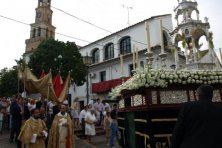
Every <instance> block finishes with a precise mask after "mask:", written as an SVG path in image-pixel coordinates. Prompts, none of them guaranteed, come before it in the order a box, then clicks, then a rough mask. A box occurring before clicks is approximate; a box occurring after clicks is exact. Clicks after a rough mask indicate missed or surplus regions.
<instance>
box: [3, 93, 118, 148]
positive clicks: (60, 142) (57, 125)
mask: <svg viewBox="0 0 222 148" xmlns="http://www.w3.org/2000/svg"><path fill="white" fill-rule="evenodd" d="M96 126H103V127H104V131H105V132H106V144H107V145H108V146H109V145H110V146H111V147H113V146H114V140H115V138H117V105H116V104H114V105H113V109H112V110H111V107H110V105H109V103H107V102H106V100H103V101H102V102H101V101H100V99H97V100H95V101H93V100H91V101H90V102H89V104H88V105H86V106H84V108H83V109H82V110H81V109H80V105H79V101H78V98H76V99H75V100H74V101H73V103H72V104H71V106H69V104H68V101H67V100H65V101H64V102H63V103H57V102H55V101H46V100H45V98H44V97H40V99H24V98H22V97H21V96H19V95H18V96H12V97H11V98H7V99H6V98H4V97H3V98H0V134H1V133H2V129H3V128H4V129H7V130H9V131H10V137H9V142H10V143H12V142H14V141H15V142H16V144H17V148H21V147H28V148H38V147H41V148H44V147H48V148H54V147H56V146H57V147H58V148H63V147H67V145H69V146H68V147H70V148H73V147H75V138H74V129H82V132H83V133H82V134H83V137H84V138H86V140H87V141H88V142H91V143H92V136H94V135H96Z"/></svg>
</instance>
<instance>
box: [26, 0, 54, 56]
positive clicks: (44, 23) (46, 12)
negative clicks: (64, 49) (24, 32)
mask: <svg viewBox="0 0 222 148" xmlns="http://www.w3.org/2000/svg"><path fill="white" fill-rule="evenodd" d="M35 11H36V14H35V23H33V24H31V31H30V38H29V39H27V40H26V41H25V43H26V49H25V53H24V55H27V56H28V55H30V54H31V53H33V50H35V49H36V48H37V47H38V45H39V44H40V43H41V41H43V40H44V39H46V38H53V39H54V38H55V27H54V26H53V25H52V13H53V11H52V10H51V0H38V6H37V8H36V9H35Z"/></svg>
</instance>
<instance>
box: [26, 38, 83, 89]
mask: <svg viewBox="0 0 222 148" xmlns="http://www.w3.org/2000/svg"><path fill="white" fill-rule="evenodd" d="M28 66H29V67H30V68H31V69H32V71H33V73H34V74H35V75H36V76H39V75H40V74H41V72H42V70H44V71H45V72H49V71H50V70H51V72H52V75H56V74H57V73H58V72H59V71H60V74H61V76H62V77H63V78H64V77H66V75H67V73H68V71H71V78H72V79H73V81H74V82H75V83H76V85H78V86H80V85H82V84H83V83H84V82H85V81H86V78H85V77H86V74H87V68H86V66H85V65H84V63H83V57H82V56H81V54H80V52H79V49H78V47H77V46H76V44H75V43H74V42H66V43H64V42H61V41H58V40H54V39H47V40H44V41H42V43H40V45H39V46H38V48H37V49H36V51H35V52H34V53H33V54H32V55H31V56H30V61H29V63H28Z"/></svg>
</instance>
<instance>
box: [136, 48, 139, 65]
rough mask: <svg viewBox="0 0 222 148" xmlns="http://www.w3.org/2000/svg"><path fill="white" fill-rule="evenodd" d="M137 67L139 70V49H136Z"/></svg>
mask: <svg viewBox="0 0 222 148" xmlns="http://www.w3.org/2000/svg"><path fill="white" fill-rule="evenodd" d="M136 67H137V68H139V53H138V48H136Z"/></svg>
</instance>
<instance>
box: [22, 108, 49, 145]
mask: <svg viewBox="0 0 222 148" xmlns="http://www.w3.org/2000/svg"><path fill="white" fill-rule="evenodd" d="M31 114H32V117H30V118H29V119H28V120H27V121H26V122H25V123H24V126H23V127H22V129H21V132H20V134H19V137H18V140H20V141H21V142H22V147H23V148H24V147H25V148H45V138H46V137H47V135H48V133H47V132H46V131H47V128H46V125H45V123H44V121H43V120H41V119H40V118H39V117H40V112H39V109H36V108H35V109H32V110H31Z"/></svg>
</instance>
